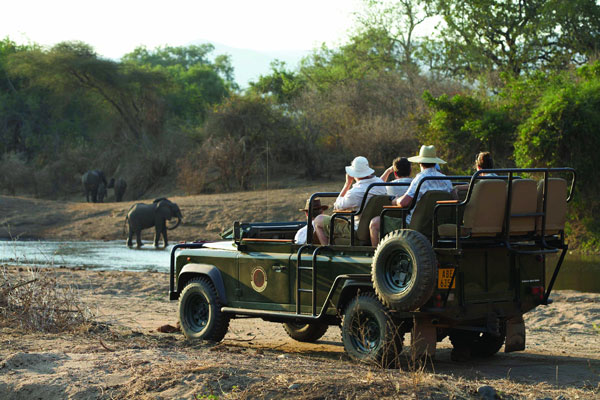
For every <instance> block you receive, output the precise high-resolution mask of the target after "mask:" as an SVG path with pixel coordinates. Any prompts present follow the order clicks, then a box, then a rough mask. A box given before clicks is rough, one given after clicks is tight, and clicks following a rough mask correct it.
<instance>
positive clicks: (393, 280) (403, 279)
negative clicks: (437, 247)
mask: <svg viewBox="0 0 600 400" xmlns="http://www.w3.org/2000/svg"><path fill="white" fill-rule="evenodd" d="M412 278H413V262H412V258H411V257H410V255H409V254H407V253H406V252H405V251H402V250H398V251H395V252H393V253H392V254H391V255H390V256H389V257H388V259H387V261H386V263H385V268H384V279H385V285H386V286H387V287H388V288H389V289H390V290H391V291H392V292H394V293H401V292H403V291H405V290H406V289H408V288H409V287H410V286H411V285H412Z"/></svg>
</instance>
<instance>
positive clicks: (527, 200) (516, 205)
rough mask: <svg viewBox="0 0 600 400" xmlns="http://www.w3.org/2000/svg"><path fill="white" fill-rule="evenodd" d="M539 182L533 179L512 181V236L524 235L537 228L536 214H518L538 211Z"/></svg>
mask: <svg viewBox="0 0 600 400" xmlns="http://www.w3.org/2000/svg"><path fill="white" fill-rule="evenodd" d="M537 197H538V194H537V182H536V181H534V180H533V179H515V180H513V181H512V194H511V208H510V215H511V217H510V231H509V232H508V234H509V235H510V236H522V235H527V234H530V233H532V232H533V231H534V230H535V220H536V217H535V216H533V215H532V216H518V215H524V214H534V213H536V212H537V202H538V201H537Z"/></svg>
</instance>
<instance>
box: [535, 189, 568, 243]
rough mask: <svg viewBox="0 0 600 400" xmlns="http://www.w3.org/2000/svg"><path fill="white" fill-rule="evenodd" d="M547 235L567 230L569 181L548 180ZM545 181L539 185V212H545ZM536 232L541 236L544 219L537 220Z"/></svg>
mask: <svg viewBox="0 0 600 400" xmlns="http://www.w3.org/2000/svg"><path fill="white" fill-rule="evenodd" d="M546 197H547V198H546V234H550V235H552V234H555V233H558V232H559V231H562V230H564V229H565V221H566V220H567V181H566V180H564V179H562V178H548V195H547V196H546ZM543 200H544V180H543V179H542V180H540V181H539V182H538V185H537V211H538V212H542V211H543V209H542V208H543ZM536 231H537V232H538V233H540V234H541V231H542V218H541V217H538V218H537V220H536Z"/></svg>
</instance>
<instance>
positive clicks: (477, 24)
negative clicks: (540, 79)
mask: <svg viewBox="0 0 600 400" xmlns="http://www.w3.org/2000/svg"><path fill="white" fill-rule="evenodd" d="M584 10H585V11H584ZM437 12H438V13H439V14H440V15H441V16H442V17H443V19H444V25H443V26H442V27H441V28H440V29H439V32H438V37H437V40H438V41H440V42H442V43H443V52H444V53H443V55H444V57H443V58H442V60H441V63H440V64H439V65H438V66H437V68H441V69H444V68H448V69H450V70H451V71H452V74H453V75H455V76H468V77H471V78H477V77H480V76H481V75H483V74H486V73H489V72H492V71H494V72H500V73H509V74H511V75H513V76H518V75H519V74H521V73H522V72H527V71H531V70H534V69H537V68H540V67H563V66H564V65H565V64H567V63H570V62H586V61H587V60H589V59H590V57H593V56H594V54H595V53H597V51H598V48H599V46H598V43H599V40H600V18H599V16H600V6H599V5H598V4H597V2H596V1H594V0H571V1H562V0H438V1H437ZM585 15H588V16H585Z"/></svg>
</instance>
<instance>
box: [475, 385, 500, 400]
mask: <svg viewBox="0 0 600 400" xmlns="http://www.w3.org/2000/svg"><path fill="white" fill-rule="evenodd" d="M477 393H479V396H480V397H481V398H482V399H484V400H494V399H495V398H496V389H494V388H493V387H491V386H488V385H485V386H479V387H478V388H477Z"/></svg>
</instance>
